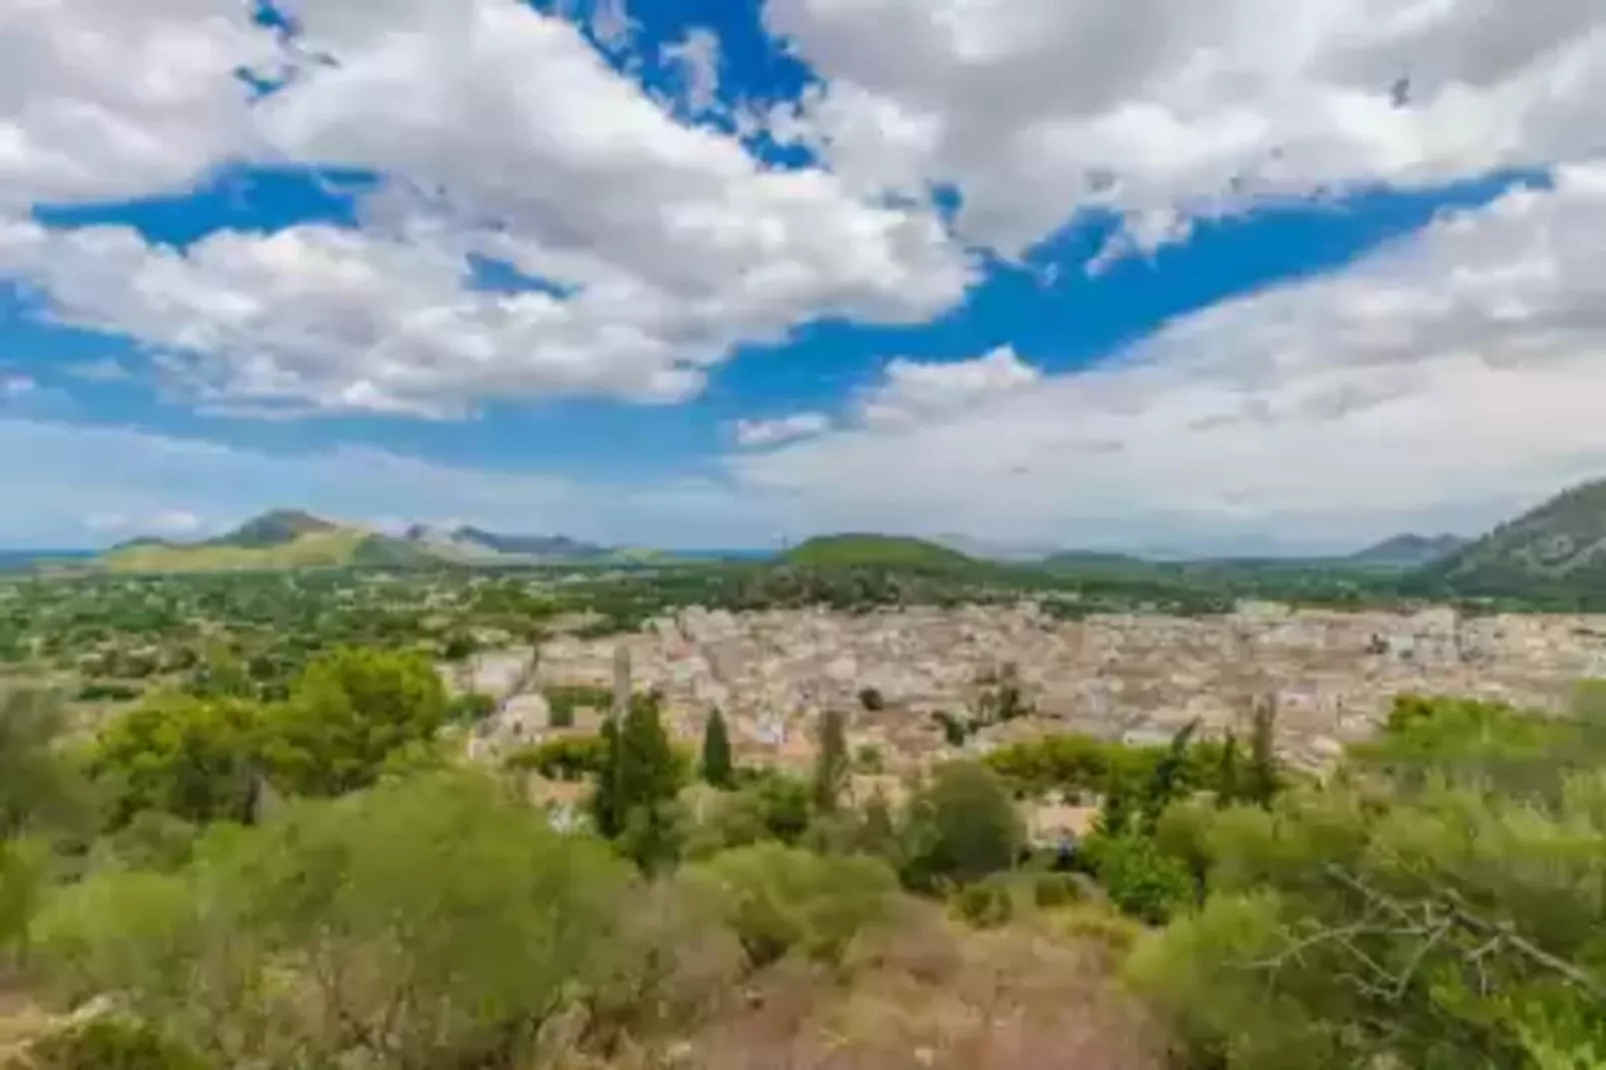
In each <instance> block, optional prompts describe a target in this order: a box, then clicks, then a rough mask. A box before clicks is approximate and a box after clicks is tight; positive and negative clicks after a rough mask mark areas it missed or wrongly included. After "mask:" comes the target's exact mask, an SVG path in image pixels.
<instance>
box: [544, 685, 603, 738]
mask: <svg viewBox="0 0 1606 1070" xmlns="http://www.w3.org/2000/svg"><path fill="white" fill-rule="evenodd" d="M541 694H542V696H543V697H545V698H546V701H547V708H548V709H549V710H550V711H551V724H552V727H553V728H569V727H572V726H573V725H574V715H575V713H576V712H578V711H579V710H581V709H589V710H599V711H606V710H607V709H609V707H611V706H612V705H613V693H612V692H611V691H609V690H608V689H607V688H606V687H597V686H595V685H592V684H550V685H548V686H547V687H545V688H543V689H542V691H541Z"/></svg>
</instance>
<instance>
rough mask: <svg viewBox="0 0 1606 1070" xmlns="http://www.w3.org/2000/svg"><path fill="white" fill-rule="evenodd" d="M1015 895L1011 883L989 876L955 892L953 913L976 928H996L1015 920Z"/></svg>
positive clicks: (1004, 879)
mask: <svg viewBox="0 0 1606 1070" xmlns="http://www.w3.org/2000/svg"><path fill="white" fill-rule="evenodd" d="M1016 895H1017V889H1016V887H1015V884H1014V882H1013V881H1011V880H1009V879H1008V878H1007V877H1003V876H996V877H989V878H987V879H986V880H984V881H978V882H977V883H975V884H967V885H965V886H964V887H963V888H960V889H959V890H958V891H957V892H955V893H954V897H953V907H954V912H955V913H957V914H958V915H959V916H960V917H961V918H963V919H964V920H965V921H966V922H968V923H969V924H970V925H972V926H974V927H975V928H978V929H996V928H999V927H1000V926H1004V925H1008V924H1009V923H1010V922H1012V921H1014V920H1015V899H1016Z"/></svg>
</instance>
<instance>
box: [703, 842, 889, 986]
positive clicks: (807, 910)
mask: <svg viewBox="0 0 1606 1070" xmlns="http://www.w3.org/2000/svg"><path fill="white" fill-rule="evenodd" d="M682 879H683V880H685V881H687V882H688V884H689V885H690V886H691V887H692V888H693V889H695V891H696V894H699V895H705V896H707V897H708V898H709V901H710V902H713V903H716V904H717V905H718V910H719V913H720V916H721V917H722V919H723V921H724V923H725V924H726V925H727V926H729V928H730V929H731V930H732V931H733V932H734V933H735V934H736V938H737V940H738V941H740V942H741V945H742V950H743V951H744V952H745V953H746V956H747V963H748V966H749V968H751V969H759V968H762V967H764V966H767V965H769V964H771V963H773V962H776V961H779V960H780V959H782V958H784V957H785V956H787V955H788V954H791V953H793V952H797V953H799V954H802V955H804V956H805V957H807V958H809V959H811V960H813V961H815V962H821V963H825V964H828V965H836V964H839V963H840V962H841V961H842V958H843V956H844V955H845V954H846V953H847V951H848V948H849V947H850V946H851V945H852V943H853V941H854V940H855V938H857V937H858V936H859V935H860V934H861V933H863V932H865V931H867V930H869V929H871V928H873V927H875V926H878V925H880V924H882V923H884V922H886V921H887V920H889V919H890V917H891V916H892V913H893V910H894V908H895V906H896V903H897V897H898V885H897V880H896V878H895V877H894V876H893V873H892V871H891V869H889V868H888V867H887V866H886V865H885V864H884V863H882V862H879V861H876V860H874V859H870V858H864V857H836V856H828V855H818V854H815V853H813V852H812V851H805V850H800V849H798V848H793V847H786V846H783V845H782V844H778V843H760V844H755V845H753V846H751V847H741V848H737V849H736V850H734V851H726V852H725V853H723V854H720V855H716V856H715V857H713V858H711V859H709V860H708V861H707V862H703V863H700V864H698V865H695V866H692V867H689V868H688V869H687V870H686V871H685V873H684V874H683V876H682Z"/></svg>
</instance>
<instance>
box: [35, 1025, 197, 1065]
mask: <svg viewBox="0 0 1606 1070" xmlns="http://www.w3.org/2000/svg"><path fill="white" fill-rule="evenodd" d="M28 1055H29V1065H31V1066H34V1067H37V1068H38V1070H207V1068H208V1065H209V1064H208V1063H207V1062H206V1060H205V1059H203V1058H201V1056H200V1055H198V1054H196V1053H195V1052H194V1051H193V1050H192V1049H190V1048H188V1047H185V1046H184V1045H181V1044H178V1043H175V1042H173V1041H171V1040H168V1039H166V1038H165V1037H163V1036H162V1035H161V1034H160V1033H159V1032H157V1031H156V1029H154V1028H153V1027H152V1026H150V1025H147V1024H144V1023H140V1022H132V1021H124V1020H121V1019H116V1018H98V1019H95V1020H94V1021H91V1022H89V1023H87V1024H85V1025H81V1026H78V1027H76V1028H74V1029H71V1030H69V1031H67V1032H62V1033H55V1034H52V1035H50V1036H47V1037H45V1038H43V1039H41V1040H38V1041H35V1042H34V1043H33V1045H32V1046H31V1047H30V1048H29V1051H28Z"/></svg>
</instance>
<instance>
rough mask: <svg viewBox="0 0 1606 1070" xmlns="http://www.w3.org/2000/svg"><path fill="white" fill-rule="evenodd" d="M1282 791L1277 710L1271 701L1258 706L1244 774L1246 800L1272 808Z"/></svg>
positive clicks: (1259, 703)
mask: <svg viewBox="0 0 1606 1070" xmlns="http://www.w3.org/2000/svg"><path fill="white" fill-rule="evenodd" d="M1280 790H1282V783H1281V778H1280V777H1279V776H1278V772H1277V707H1276V705H1275V704H1273V702H1272V701H1271V700H1270V699H1266V700H1264V701H1262V702H1258V703H1256V704H1255V711H1254V724H1253V727H1252V730H1251V733H1250V736H1249V768H1248V769H1247V770H1245V771H1244V786H1243V798H1244V800H1245V801H1247V802H1252V803H1254V804H1255V805H1256V806H1260V807H1270V806H1271V801H1272V800H1273V799H1275V798H1276V797H1277V793H1278V792H1279V791H1280Z"/></svg>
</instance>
